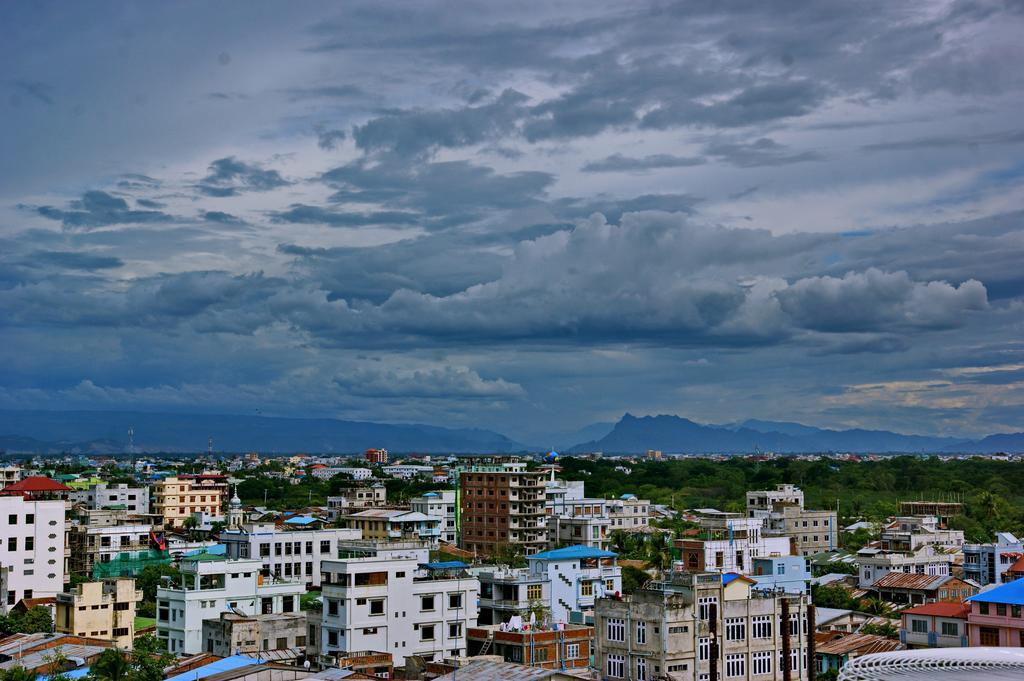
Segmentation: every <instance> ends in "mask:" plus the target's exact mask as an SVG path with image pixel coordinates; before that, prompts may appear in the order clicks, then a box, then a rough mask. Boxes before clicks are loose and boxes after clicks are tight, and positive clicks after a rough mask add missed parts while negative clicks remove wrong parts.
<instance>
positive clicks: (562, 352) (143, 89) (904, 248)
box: [0, 0, 1024, 443]
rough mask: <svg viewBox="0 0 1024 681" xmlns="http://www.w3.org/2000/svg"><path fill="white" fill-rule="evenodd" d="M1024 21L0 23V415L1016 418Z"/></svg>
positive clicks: (940, 6)
mask: <svg viewBox="0 0 1024 681" xmlns="http://www.w3.org/2000/svg"><path fill="white" fill-rule="evenodd" d="M1021 35H1024V4H1022V3H1019V2H1014V1H1012V0H1007V1H1006V2H999V1H981V0H979V1H972V0H966V1H963V2H939V1H936V2H892V1H891V0H863V1H858V2H850V1H849V0H837V1H836V2H824V1H822V0H806V1H804V2H800V1H793V2H763V1H761V0H738V1H735V2H724V1H722V0H687V1H684V2H679V3H672V2H650V3H643V2H628V3H623V2H605V3H602V2H595V1H593V0H587V1H586V2H575V3H566V2H543V3H495V2H480V3H470V2H458V3H452V2H438V3H436V4H430V3H426V2H410V3H405V4H400V3H381V2H366V3H360V2H345V3H316V2H302V3H286V2H275V3H265V2H222V3H212V4H211V3H204V2H176V3H159V4H158V3H155V2H152V3H139V2H123V3H119V2H108V3H67V2H52V3H47V2H27V1H26V2H5V3H2V4H0V120H2V123H3V124H2V126H0V408H42V409H70V408H74V409H120V408H132V409H145V410H169V411H205V412H230V413H239V414H253V413H261V414H267V415H289V416H303V415H310V416H334V417H339V418H347V419H369V420H380V421H394V422H428V423H434V424H439V425H453V426H455V425H457V426H464V425H474V426H481V427H487V428H494V429H496V430H498V431H500V432H502V433H505V434H507V435H509V436H511V437H514V438H517V439H520V440H523V441H528V442H535V443H544V441H545V440H549V441H554V440H557V439H558V438H559V437H562V435H560V434H564V433H568V432H572V431H574V430H576V429H578V428H581V427H583V426H586V425H587V424H590V423H593V422H599V421H610V420H615V419H617V418H618V417H619V416H621V414H622V413H623V412H625V411H630V412H631V413H634V414H655V413H673V414H680V415H684V416H688V417H690V418H693V419H695V420H699V421H705V422H714V423H725V422H732V421H736V420H739V419H744V418H749V417H757V418H766V419H781V420H795V421H801V422H804V423H808V424H812V425H818V426H827V427H854V426H861V427H872V428H876V427H877V428H888V429H893V430H898V431H902V432H919V433H943V434H953V435H977V434H985V433H989V432H995V431H1009V430H1022V429H1024V212H1022V211H1024V153H1022V152H1024V115H1022V113H1021V112H1022V111H1024V68H1022V67H1021V64H1022V63H1024V42H1022V41H1021V40H1020V36H1021Z"/></svg>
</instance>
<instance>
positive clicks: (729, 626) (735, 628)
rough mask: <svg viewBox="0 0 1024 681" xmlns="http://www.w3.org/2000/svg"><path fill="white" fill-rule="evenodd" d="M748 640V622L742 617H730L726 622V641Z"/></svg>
mask: <svg viewBox="0 0 1024 681" xmlns="http://www.w3.org/2000/svg"><path fill="white" fill-rule="evenodd" d="M746 638H747V622H746V620H744V619H743V618H742V617H730V618H728V619H726V620H725V640H726V641H743V640H745V639H746Z"/></svg>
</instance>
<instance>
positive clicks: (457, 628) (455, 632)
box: [448, 622, 462, 638]
mask: <svg viewBox="0 0 1024 681" xmlns="http://www.w3.org/2000/svg"><path fill="white" fill-rule="evenodd" d="M460 636H462V622H453V623H452V624H449V625H448V638H459V637H460Z"/></svg>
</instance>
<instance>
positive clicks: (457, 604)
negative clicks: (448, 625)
mask: <svg viewBox="0 0 1024 681" xmlns="http://www.w3.org/2000/svg"><path fill="white" fill-rule="evenodd" d="M448 607H449V608H451V609H453V610H458V609H459V608H461V607H462V594H448Z"/></svg>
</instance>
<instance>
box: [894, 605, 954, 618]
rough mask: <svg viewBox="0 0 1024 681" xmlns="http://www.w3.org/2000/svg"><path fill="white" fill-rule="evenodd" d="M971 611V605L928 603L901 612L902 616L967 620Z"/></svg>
mask: <svg viewBox="0 0 1024 681" xmlns="http://www.w3.org/2000/svg"><path fill="white" fill-rule="evenodd" d="M970 611H971V606H970V604H969V603H927V604H925V605H919V606H917V607H916V608H907V609H906V610H903V611H901V612H900V614H901V615H929V616H933V617H957V618H959V619H967V613H969V612H970Z"/></svg>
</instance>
